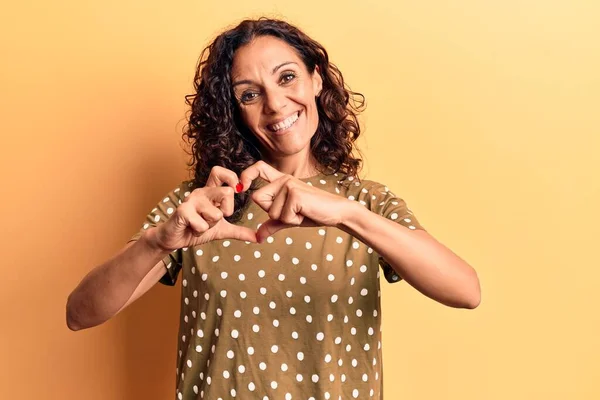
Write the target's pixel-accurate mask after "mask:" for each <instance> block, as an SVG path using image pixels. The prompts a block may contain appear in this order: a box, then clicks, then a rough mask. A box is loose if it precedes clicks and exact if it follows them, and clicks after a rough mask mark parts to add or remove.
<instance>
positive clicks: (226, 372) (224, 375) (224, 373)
mask: <svg viewBox="0 0 600 400" xmlns="http://www.w3.org/2000/svg"><path fill="white" fill-rule="evenodd" d="M223 378H225V379H229V371H227V370H225V371H223Z"/></svg>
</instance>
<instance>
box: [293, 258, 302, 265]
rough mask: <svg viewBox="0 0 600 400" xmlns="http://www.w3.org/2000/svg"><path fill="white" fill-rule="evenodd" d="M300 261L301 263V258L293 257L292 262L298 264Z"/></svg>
mask: <svg viewBox="0 0 600 400" xmlns="http://www.w3.org/2000/svg"><path fill="white" fill-rule="evenodd" d="M299 263H300V260H298V259H297V258H296V257H294V258H292V264H294V265H298V264H299Z"/></svg>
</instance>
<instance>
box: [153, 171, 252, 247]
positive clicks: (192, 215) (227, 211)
mask: <svg viewBox="0 0 600 400" xmlns="http://www.w3.org/2000/svg"><path fill="white" fill-rule="evenodd" d="M223 183H225V184H226V185H227V186H222V184H223ZM238 183H239V182H238V178H237V175H236V174H235V173H234V172H233V171H230V170H228V169H226V168H223V167H213V169H212V170H211V171H210V175H209V177H208V179H207V181H206V185H205V186H204V187H203V188H199V189H195V190H194V191H192V192H191V193H190V195H189V196H188V197H186V198H185V200H184V201H183V203H182V204H181V205H180V206H179V207H177V209H176V210H175V211H174V213H173V214H172V215H171V217H170V218H169V219H168V220H167V221H166V222H165V223H163V224H161V225H159V226H158V227H157V228H156V229H157V230H156V241H157V244H158V246H159V247H160V248H161V249H163V250H168V251H173V250H175V249H180V248H183V247H191V246H197V245H200V244H204V243H207V242H210V241H212V240H218V239H237V240H244V241H249V242H256V241H257V239H256V232H254V231H253V230H252V229H249V228H245V227H241V226H237V225H233V224H230V223H229V222H227V220H225V219H224V216H230V215H231V214H233V211H234V210H233V208H234V200H233V195H234V189H233V188H235V187H236V186H237V185H238ZM240 189H241V188H240Z"/></svg>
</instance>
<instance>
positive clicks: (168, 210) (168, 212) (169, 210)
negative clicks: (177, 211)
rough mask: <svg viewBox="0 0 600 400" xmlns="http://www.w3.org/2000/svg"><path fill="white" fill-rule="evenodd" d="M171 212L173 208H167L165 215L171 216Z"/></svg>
mask: <svg viewBox="0 0 600 400" xmlns="http://www.w3.org/2000/svg"><path fill="white" fill-rule="evenodd" d="M173 211H174V210H173V207H169V208H167V214H169V215H171V214H173Z"/></svg>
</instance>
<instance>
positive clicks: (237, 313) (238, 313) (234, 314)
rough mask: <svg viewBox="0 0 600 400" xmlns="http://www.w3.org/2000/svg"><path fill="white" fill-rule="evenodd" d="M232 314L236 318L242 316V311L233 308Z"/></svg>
mask: <svg viewBox="0 0 600 400" xmlns="http://www.w3.org/2000/svg"><path fill="white" fill-rule="evenodd" d="M233 316H234V317H236V318H239V317H241V316H242V312H241V311H240V310H235V312H234V313H233Z"/></svg>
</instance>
